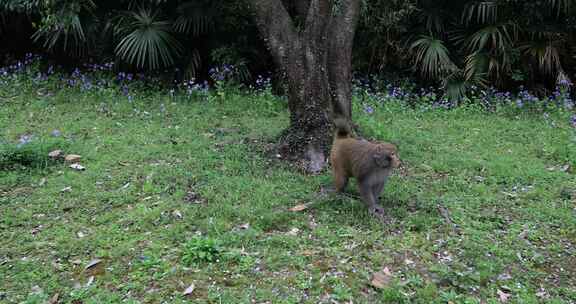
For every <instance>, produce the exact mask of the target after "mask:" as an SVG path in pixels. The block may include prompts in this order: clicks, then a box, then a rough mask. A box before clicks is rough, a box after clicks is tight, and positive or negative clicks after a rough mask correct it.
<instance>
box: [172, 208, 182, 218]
mask: <svg viewBox="0 0 576 304" xmlns="http://www.w3.org/2000/svg"><path fill="white" fill-rule="evenodd" d="M172 214H173V215H174V216H175V217H177V218H179V219H181V218H182V213H181V212H180V210H174V211H172Z"/></svg>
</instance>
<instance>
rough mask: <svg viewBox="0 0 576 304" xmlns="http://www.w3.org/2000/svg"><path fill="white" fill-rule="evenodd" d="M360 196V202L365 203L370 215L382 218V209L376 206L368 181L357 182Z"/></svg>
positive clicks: (375, 198) (376, 201)
mask: <svg viewBox="0 0 576 304" xmlns="http://www.w3.org/2000/svg"><path fill="white" fill-rule="evenodd" d="M359 188H360V195H361V196H362V200H363V201H364V203H366V205H367V207H368V211H370V213H372V214H374V215H376V216H378V217H380V218H381V217H382V216H384V208H382V207H381V206H380V205H378V198H377V197H375V196H374V192H373V190H372V189H373V186H372V185H371V183H370V182H369V180H363V181H359Z"/></svg>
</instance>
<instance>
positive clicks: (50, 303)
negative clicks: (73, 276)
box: [48, 293, 60, 304]
mask: <svg viewBox="0 0 576 304" xmlns="http://www.w3.org/2000/svg"><path fill="white" fill-rule="evenodd" d="M59 298H60V294H59V293H57V294H55V295H54V296H52V298H50V300H49V301H48V304H57V303H58V302H59V300H60V299H59Z"/></svg>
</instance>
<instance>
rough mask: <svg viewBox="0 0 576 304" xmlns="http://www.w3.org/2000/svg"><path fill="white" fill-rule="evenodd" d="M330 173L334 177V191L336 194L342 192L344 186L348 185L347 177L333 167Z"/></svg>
mask: <svg viewBox="0 0 576 304" xmlns="http://www.w3.org/2000/svg"><path fill="white" fill-rule="evenodd" d="M332 171H333V175H334V188H335V189H334V190H336V192H338V193H341V192H344V189H345V188H346V185H348V176H346V174H344V172H342V170H339V169H338V168H336V167H334V168H333V169H332Z"/></svg>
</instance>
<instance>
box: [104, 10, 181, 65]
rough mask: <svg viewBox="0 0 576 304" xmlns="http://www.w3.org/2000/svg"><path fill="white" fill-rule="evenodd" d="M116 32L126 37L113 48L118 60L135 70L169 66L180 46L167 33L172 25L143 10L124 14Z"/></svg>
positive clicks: (169, 32) (155, 14)
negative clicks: (134, 66)
mask: <svg viewBox="0 0 576 304" xmlns="http://www.w3.org/2000/svg"><path fill="white" fill-rule="evenodd" d="M126 19H127V20H123V22H121V23H120V28H119V29H118V32H120V33H127V34H126V35H125V36H124V37H123V38H122V40H121V41H120V42H119V43H118V45H117V46H116V49H115V52H116V55H117V56H118V57H120V58H121V59H123V60H125V61H126V62H128V63H130V64H134V65H136V66H137V67H139V68H143V67H146V68H149V69H152V70H154V69H158V68H160V67H165V66H169V65H172V64H173V63H174V56H175V55H178V54H179V52H180V51H181V50H182V46H181V45H180V43H179V42H178V40H176V39H175V38H174V36H173V35H172V33H171V30H172V24H171V23H170V22H169V21H166V20H159V17H158V14H157V13H153V12H152V11H150V10H147V9H141V10H139V11H137V12H128V13H127V17H126Z"/></svg>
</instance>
